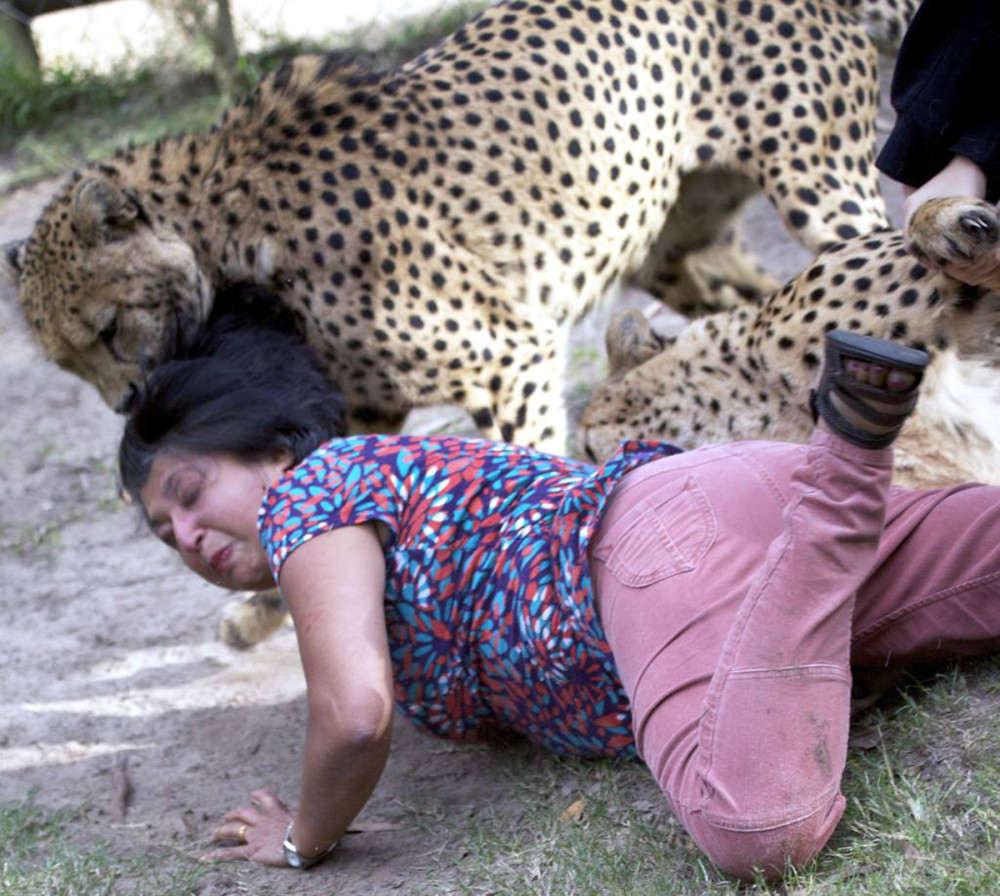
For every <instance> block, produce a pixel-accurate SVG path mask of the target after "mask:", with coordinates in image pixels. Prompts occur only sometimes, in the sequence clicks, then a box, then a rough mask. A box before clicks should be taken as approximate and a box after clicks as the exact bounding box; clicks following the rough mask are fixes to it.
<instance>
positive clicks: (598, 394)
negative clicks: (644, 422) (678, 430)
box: [578, 308, 668, 461]
mask: <svg viewBox="0 0 1000 896" xmlns="http://www.w3.org/2000/svg"><path fill="white" fill-rule="evenodd" d="M667 342H668V340H666V339H664V338H663V337H662V336H660V335H658V334H657V333H655V332H653V328H652V327H651V326H650V324H649V321H648V320H647V319H646V317H645V315H644V314H643V313H642V312H641V311H638V310H637V309H635V308H628V309H625V310H623V311H619V312H618V313H617V314H615V315H614V316H613V317H612V318H611V321H610V322H609V324H608V329H607V332H606V333H605V337H604V343H605V347H606V349H607V352H608V371H609V375H608V379H607V380H606V381H605V382H603V383H600V384H599V385H598V386H596V387H595V389H594V391H593V392H592V393H591V395H590V401H589V402H588V404H587V407H586V409H585V410H584V412H583V417H582V418H581V420H580V427H579V433H578V447H579V449H580V450H581V451H582V452H583V453H584V454H585V455H586V456H587V457H589V458H590V459H591V460H593V461H602V460H605V459H607V458H608V457H610V456H611V455H612V454H614V452H615V450H616V449H617V448H618V446H619V444H620V443H621V441H622V440H623V439H627V438H630V437H631V435H632V434H633V433H634V431H635V427H636V425H637V424H638V421H639V420H640V419H641V417H642V414H643V412H644V410H645V408H646V407H647V405H648V404H649V398H648V395H644V394H643V390H642V384H644V382H645V379H644V376H643V374H644V371H643V370H641V368H642V367H643V365H645V363H646V362H647V361H649V360H650V359H651V358H654V357H655V356H657V355H659V354H660V353H661V352H662V351H663V349H664V348H665V347H666V345H667ZM637 377H638V378H639V381H640V387H639V388H636V383H635V381H636V378H637ZM650 394H656V393H655V391H654V392H653V393H650Z"/></svg>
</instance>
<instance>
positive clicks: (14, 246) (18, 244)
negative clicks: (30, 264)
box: [0, 239, 28, 286]
mask: <svg viewBox="0 0 1000 896" xmlns="http://www.w3.org/2000/svg"><path fill="white" fill-rule="evenodd" d="M27 251H28V241H27V240H26V239H23V240H15V241H14V242H13V243H7V244H5V245H3V246H0V274H3V275H4V276H5V277H6V278H7V279H8V280H10V282H11V283H13V284H14V285H15V286H17V284H18V282H19V281H20V279H21V272H22V271H23V270H24V256H25V254H26V253H27Z"/></svg>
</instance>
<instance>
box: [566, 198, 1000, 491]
mask: <svg viewBox="0 0 1000 896" xmlns="http://www.w3.org/2000/svg"><path fill="white" fill-rule="evenodd" d="M909 236H910V241H911V246H912V249H913V251H914V254H916V255H917V256H918V257H924V258H928V259H932V260H934V261H936V262H937V263H938V264H942V263H944V262H945V261H946V260H948V259H955V258H956V257H964V258H966V259H968V258H972V257H975V256H976V255H977V254H978V253H981V252H983V251H991V252H992V251H995V250H996V246H997V243H998V240H1000V219H998V216H997V210H996V209H995V208H994V207H993V206H991V205H988V204H987V203H984V202H977V201H973V200H967V199H948V200H938V201H935V202H930V203H927V204H926V205H925V206H923V207H921V208H920V209H919V210H918V211H917V213H916V214H915V215H914V217H913V220H912V222H911V227H910V234H909ZM997 290H1000V283H996V284H992V288H988V287H970V286H965V285H964V284H961V283H958V282H957V281H955V280H952V279H950V278H948V277H945V276H944V275H942V274H935V273H933V272H931V271H928V270H927V269H926V268H925V267H923V266H922V265H921V264H920V263H919V262H918V261H917V260H915V259H914V257H913V256H912V255H910V254H908V253H907V252H906V250H905V249H904V248H903V236H902V234H901V233H899V232H898V231H880V232H878V233H874V234H871V235H869V236H868V237H860V238H857V239H853V240H849V241H846V242H844V243H842V244H840V245H838V246H834V247H832V248H830V249H829V250H827V251H826V252H824V253H823V254H822V255H820V256H819V258H817V260H816V261H815V263H813V264H812V265H811V266H810V267H809V268H807V269H806V270H805V272H804V273H802V274H801V275H800V276H799V277H798V278H797V279H795V280H793V281H792V282H791V283H789V284H788V285H787V286H785V287H784V288H783V289H781V290H779V291H777V292H776V293H774V295H772V296H771V297H770V298H768V299H767V300H765V301H764V303H763V304H762V305H761V306H760V307H759V308H743V309H734V310H731V311H727V312H720V313H718V314H714V315H711V316H709V317H705V318H702V319H700V320H698V321H695V322H693V323H691V324H690V325H689V326H688V327H687V328H686V329H684V330H683V331H682V332H681V333H680V335H679V336H677V337H676V339H672V340H664V339H662V338H660V337H658V336H657V335H656V334H654V333H653V331H652V329H651V328H650V326H649V323H648V322H647V320H646V318H645V317H643V316H642V315H641V314H639V313H638V312H635V311H631V312H622V313H619V314H618V315H616V317H615V318H614V319H613V320H612V322H611V325H610V326H609V328H608V334H607V342H608V355H609V362H610V368H611V376H610V378H609V380H608V381H607V382H605V383H603V384H601V385H600V386H598V387H597V389H595V390H594V392H593V394H592V395H591V398H590V403H589V404H588V406H587V408H586V409H585V411H584V414H583V419H582V422H581V430H580V433H579V437H580V442H581V446H582V447H583V449H584V451H585V452H586V453H587V454H589V455H590V456H591V457H593V458H595V459H599V458H604V457H606V456H607V455H609V454H610V453H612V452H613V451H614V449H615V448H616V447H617V445H618V442H619V440H621V439H626V438H648V439H666V440H668V441H671V442H675V443H676V444H678V445H680V446H681V447H684V448H693V447H696V446H698V445H702V444H707V443H711V442H724V441H732V440H734V439H777V440H787V441H795V442H804V441H806V440H807V439H808V437H809V434H810V432H811V431H812V416H811V414H810V412H809V407H808V396H809V389H810V387H811V386H812V385H813V384H814V381H815V378H816V375H817V373H818V367H819V365H820V363H821V361H822V337H823V332H824V331H825V330H828V329H833V328H842V329H848V330H857V331H859V332H862V333H865V334H868V335H872V336H878V337H883V338H893V339H898V340H899V341H901V342H904V343H906V344H909V345H914V346H918V347H921V348H926V349H927V350H928V351H930V352H931V355H932V359H933V360H932V364H931V366H930V368H928V371H927V374H926V376H925V378H924V383H923V386H922V387H921V391H920V401H919V404H918V405H917V410H916V413H915V414H914V415H913V417H912V418H911V419H910V420H909V421H908V422H907V424H906V426H905V427H904V429H903V432H902V434H901V436H900V438H899V440H898V441H897V442H896V473H897V479H898V480H899V481H902V482H905V483H906V484H908V485H911V486H913V487H917V488H921V487H932V486H940V485H949V484H953V483H958V482H967V481H971V480H975V481H979V482H988V483H992V484H1000V371H998V369H997V366H996V362H997V360H998V353H997V347H996V344H995V343H994V342H993V341H992V339H991V336H993V335H994V333H995V329H994V328H995V327H996V325H997V324H998V323H1000V292H997Z"/></svg>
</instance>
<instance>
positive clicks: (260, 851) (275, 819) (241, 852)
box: [204, 790, 295, 866]
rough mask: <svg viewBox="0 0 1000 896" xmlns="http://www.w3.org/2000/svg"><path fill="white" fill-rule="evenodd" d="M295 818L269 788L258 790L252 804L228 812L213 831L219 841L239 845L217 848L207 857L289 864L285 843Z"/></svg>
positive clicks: (218, 860)
mask: <svg viewBox="0 0 1000 896" xmlns="http://www.w3.org/2000/svg"><path fill="white" fill-rule="evenodd" d="M294 817H295V815H294V813H292V812H290V811H289V810H288V809H287V808H286V807H285V806H284V805H283V804H282V802H281V800H279V799H278V798H277V797H276V796H275V795H274V794H273V793H271V792H270V791H269V790H255V791H254V792H253V793H251V794H250V805H248V806H240V807H239V808H236V809H233V810H231V811H230V812H227V813H226V816H225V817H224V818H223V819H222V824H221V825H220V826H219V828H218V830H216V831H215V833H214V834H212V840H214V841H215V842H216V843H225V842H229V843H232V842H237V843H239V844H240V845H239V846H225V847H220V848H218V849H213V850H212V851H211V852H208V853H206V854H205V856H204V858H206V859H209V860H211V861H217V862H236V861H250V862H259V863H260V864H261V865H274V866H285V865H286V864H287V863H286V862H285V856H284V853H283V852H282V849H281V844H282V842H283V841H284V839H285V829H286V828H287V827H288V825H290V824H291V823H292V819H293V818H294Z"/></svg>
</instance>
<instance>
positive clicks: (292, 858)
mask: <svg viewBox="0 0 1000 896" xmlns="http://www.w3.org/2000/svg"><path fill="white" fill-rule="evenodd" d="M339 842H340V841H339V840H334V841H333V843H331V844H330V845H329V846H328V847H327V848H326V849H324V850H323V851H322V852H320V853H317V854H316V855H314V856H304V855H302V854H301V853H300V852H299V851H298V850H297V849H296V848H295V844H294V843H292V826H291V825H288V827H287V828H285V839H284V841H283V842H282V844H281V851H282V853H283V854H284V856H285V861H286V862H287V863H288V867H289V868H296V869H298V870H299V871H305V870H306V869H307V868H312V866H313V865H318V864H319V863H320V862H322V861H323V859H325V858H326V857H327V856H329V855H330V853H331V852H333V851H334V850H335V849H336V848H337V844H338V843H339Z"/></svg>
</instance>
